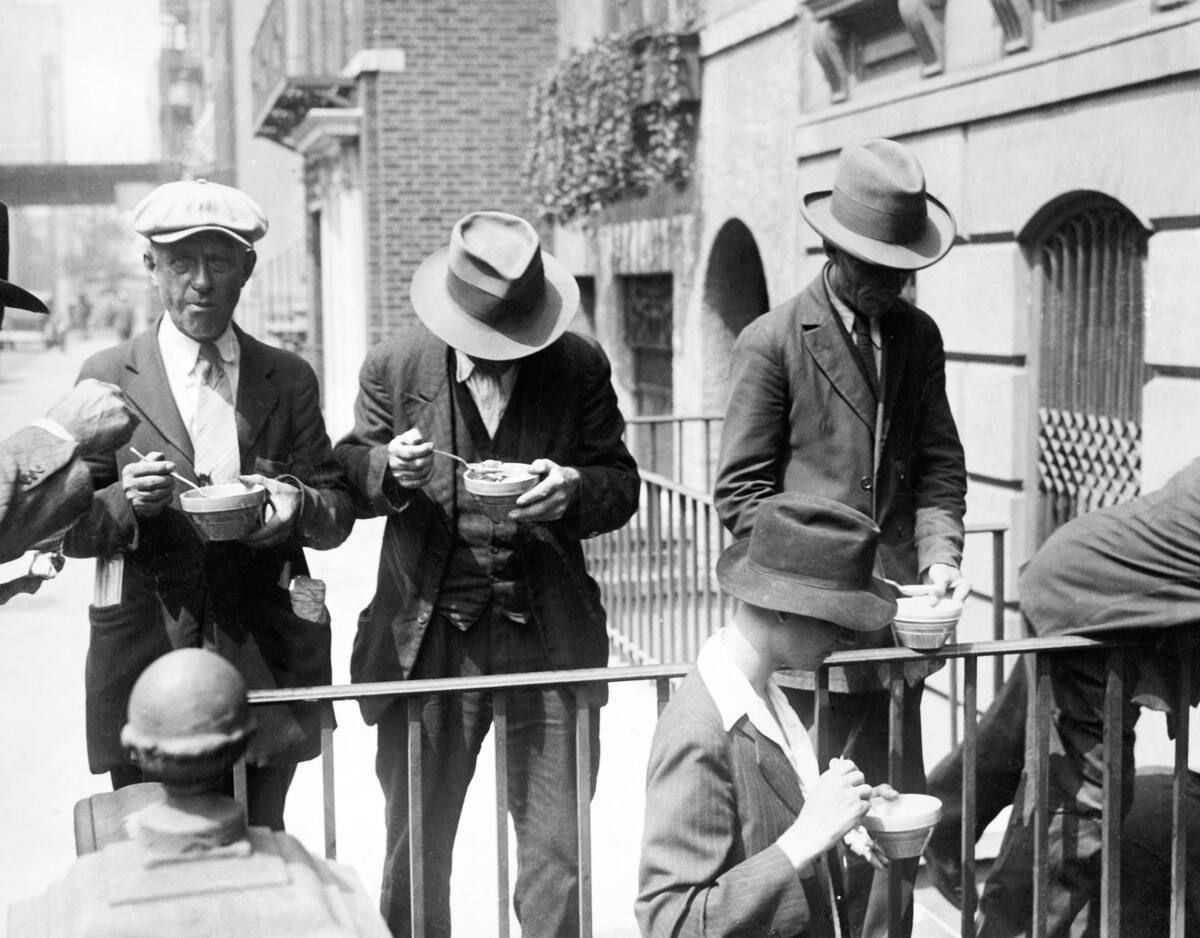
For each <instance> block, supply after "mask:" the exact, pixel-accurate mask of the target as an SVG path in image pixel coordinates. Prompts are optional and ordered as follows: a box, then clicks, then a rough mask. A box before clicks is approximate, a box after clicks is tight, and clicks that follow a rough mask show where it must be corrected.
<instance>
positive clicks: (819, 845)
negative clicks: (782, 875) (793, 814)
mask: <svg viewBox="0 0 1200 938" xmlns="http://www.w3.org/2000/svg"><path fill="white" fill-rule="evenodd" d="M871 791H872V789H871V786H870V785H868V784H867V783H866V780H865V779H864V778H863V774H862V772H860V771H859V769H858V766H856V765H855V764H854V763H853V762H851V761H850V760H849V759H834V760H832V761H831V762H830V763H829V769H828V771H826V772H824V773H823V774H822V775H821V777H820V778H818V779H817V782H816V784H815V785H812V786H810V787H809V789H808V790H807V791H806V792H805V793H804V807H803V808H801V809H800V814H799V816H798V817H797V818H796V820H795V821H793V822H792V826H791V827H789V828H788V829H787V830H786V831H784V833H783V836H781V837H780V838H779V844H780V846H781V847H782V848H783V850H784V852H785V853H786V854H787V855H788V857H789V858H791V860H792V862H793V863H794V864H795V865H796V866H797V868H799V867H800V866H801V865H803V864H804V863H807V862H809V861H810V860H812V859H814V858H815V857H818V856H820V855H821V854H823V853H824V852H825V851H826V850H828V849H830V848H831V847H833V846H834V845H835V844H836V843H837V842H838V841H839V840H841V839H842V837H843V836H844V835H845V834H846V833H847V832H848V831H850V830H852V829H854V828H855V827H857V826H858V824H859V822H860V821H861V820H862V818H863V815H864V814H866V813H867V810H868V809H869V808H870V807H871V803H870V800H869V799H870V797H871Z"/></svg>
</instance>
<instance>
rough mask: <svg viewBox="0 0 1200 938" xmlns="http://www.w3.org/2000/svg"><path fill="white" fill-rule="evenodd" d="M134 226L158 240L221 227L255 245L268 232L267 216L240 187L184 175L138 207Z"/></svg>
mask: <svg viewBox="0 0 1200 938" xmlns="http://www.w3.org/2000/svg"><path fill="white" fill-rule="evenodd" d="M133 230H134V231H136V232H137V233H138V234H140V235H143V236H145V237H147V238H149V239H150V240H151V241H153V242H155V243H156V244H170V243H172V242H174V241H182V240H183V239H184V238H187V237H190V236H191V235H194V234H199V233H200V232H202V231H217V232H220V233H221V234H224V235H228V236H229V237H231V238H233V239H234V240H235V241H240V242H241V243H242V244H244V245H246V247H251V246H253V244H254V242H255V241H257V240H258V239H259V238H261V237H262V236H263V235H265V234H266V233H267V216H266V215H264V214H263V210H262V209H261V208H259V206H258V203H257V202H255V201H254V200H253V199H252V198H250V196H248V195H246V193H244V192H242V190H240V189H234V188H233V187H232V186H224V185H221V183H219V182H209V181H208V180H207V179H182V180H180V181H178V182H168V183H165V184H164V185H161V186H159V187H158V188H157V189H155V190H154V191H153V192H151V193H150V194H149V195H147V196H146V197H145V198H144V199H142V201H140V202H139V203H138V204H137V205H136V206H135V207H134V209H133Z"/></svg>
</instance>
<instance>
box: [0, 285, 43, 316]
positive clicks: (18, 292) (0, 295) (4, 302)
mask: <svg viewBox="0 0 1200 938" xmlns="http://www.w3.org/2000/svg"><path fill="white" fill-rule="evenodd" d="M6 306H15V307H16V308H17V309H28V310H32V311H33V312H35V313H48V312H50V310H49V309H47V308H46V304H45V303H43V302H42V301H41V300H39V299H38V298H37V297H36V296H34V295H33V294H32V293H30V292H29V291H28V290H26V289H25V288H24V287H19V286H17V285H16V284H15V283H13V282H12V281H11V280H0V309H3V308H4V307H6Z"/></svg>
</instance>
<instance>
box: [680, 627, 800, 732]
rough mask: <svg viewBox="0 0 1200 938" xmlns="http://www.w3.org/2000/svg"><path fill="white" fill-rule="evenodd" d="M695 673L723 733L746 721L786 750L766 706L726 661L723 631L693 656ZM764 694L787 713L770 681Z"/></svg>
mask: <svg viewBox="0 0 1200 938" xmlns="http://www.w3.org/2000/svg"><path fill="white" fill-rule="evenodd" d="M696 669H697V670H698V671H699V672H700V679H701V680H702V681H704V686H705V687H707V688H708V692H709V694H711V695H712V699H713V702H714V703H715V704H716V705H717V712H718V713H720V715H721V725H722V726H723V727H724V728H725V732H727V733H728V732H729V731H730V730H731V729H733V727H734V725H735V724H736V723H737V722H738V720H740V719H741V718H742V717H746V718H747V719H749V720H750V722H751V723H753V724H754V726H755V727H756V728H757V729H758V730H759V732H761V733H762V734H763V735H764V736H766V737H767V738H768V739H771V740H772V741H773V742H776V743H779V745H780V746H782V747H783V748H784V749H786V748H787V745H786V743H785V742H784V740H782V739H780V738H779V727H778V725H777V724H776V722H775V720H774V719H773V718H772V717H771V714H770V711H768V710H767V705H766V704H765V703H763V700H762V698H761V697H759V696H758V694H756V693H755V692H754V688H753V687H751V686H750V681H749V680H748V679H747V677H746V675H745V674H743V673H742V672H741V670H740V669H739V668H738V667H737V665H735V664H734V663H733V659H732V658H730V656H729V651H728V649H727V648H726V646H725V629H721V630H720V631H718V632H717V633H716V634H715V635H713V636H711V637H710V638H709V639H708V641H706V642H705V643H704V647H702V648H701V649H700V654H699V655H697V656H696ZM772 691H774V692H775V693H772ZM767 693H768V695H769V696H770V697H771V703H772V704H773V705H777V704H778V701H784V709H790V708H789V707H788V706H787V703H786V698H785V697H784V696H783V692H782V691H781V690H779V686H778V685H777V684H776V683H775V678H773V677H770V678H767ZM776 694H778V700H777V699H776Z"/></svg>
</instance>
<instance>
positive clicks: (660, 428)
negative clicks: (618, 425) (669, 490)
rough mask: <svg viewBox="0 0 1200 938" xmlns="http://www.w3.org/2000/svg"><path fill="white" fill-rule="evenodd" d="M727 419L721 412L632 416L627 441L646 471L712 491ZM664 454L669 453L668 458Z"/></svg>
mask: <svg viewBox="0 0 1200 938" xmlns="http://www.w3.org/2000/svg"><path fill="white" fill-rule="evenodd" d="M724 419H725V418H724V417H723V416H722V415H721V414H697V415H694V416H688V415H678V414H664V415H649V416H640V417H629V418H627V419H626V421H625V423H626V428H625V438H626V439H625V442H626V443H627V444H628V445H629V449H630V452H632V453H633V455H634V458H635V459H637V461H638V465H639V466H640V467H641V469H642V471H643V473H646V472H648V473H650V474H651V475H654V476H657V477H661V478H668V479H672V480H674V481H675V482H677V483H679V484H681V485H686V486H689V487H690V488H691V489H692V490H693V491H695V490H697V489H699V490H702V491H705V492H708V491H711V490H712V486H713V473H714V467H715V466H716V462H717V447H718V446H719V445H720V442H721V434H720V430H721V424H722V422H723V421H724ZM664 453H666V454H669V458H668V459H667V460H664V459H663V456H662V454H664ZM660 463H662V464H660ZM667 463H669V464H667Z"/></svg>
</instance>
